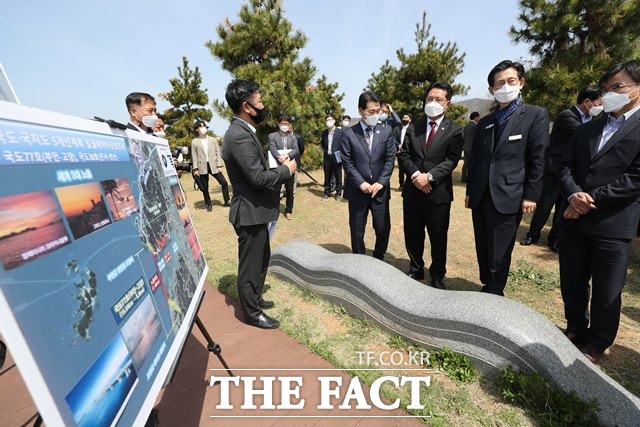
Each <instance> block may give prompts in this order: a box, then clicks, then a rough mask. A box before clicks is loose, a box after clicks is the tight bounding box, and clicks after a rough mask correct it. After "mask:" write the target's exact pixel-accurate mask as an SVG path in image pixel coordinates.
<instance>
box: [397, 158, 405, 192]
mask: <svg viewBox="0 0 640 427" xmlns="http://www.w3.org/2000/svg"><path fill="white" fill-rule="evenodd" d="M405 177H406V174H405V172H404V166H402V163H401V162H400V160H399V159H398V184H400V187H402V186H403V185H404V180H405Z"/></svg>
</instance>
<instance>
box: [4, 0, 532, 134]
mask: <svg viewBox="0 0 640 427" xmlns="http://www.w3.org/2000/svg"><path fill="white" fill-rule="evenodd" d="M3 2H4V3H5V4H3V5H2V12H1V14H0V63H1V64H2V65H3V67H4V70H5V72H6V74H7V75H8V77H9V79H10V81H11V83H12V85H13V88H14V90H15V92H16V94H17V96H18V98H19V100H20V102H21V103H22V104H24V105H27V106H30V107H36V108H41V109H45V110H50V111H55V112H59V113H64V114H69V115H74V116H79V117H86V118H91V117H93V116H99V117H103V118H108V119H114V120H117V121H120V122H123V123H126V122H127V120H128V118H129V116H128V113H127V110H126V107H125V104H124V99H125V97H126V96H127V94H128V93H130V92H134V91H140V92H148V93H150V94H152V95H153V96H156V95H158V94H159V93H162V92H167V91H169V90H170V89H171V85H170V84H169V79H171V78H174V77H177V75H178V71H177V68H178V67H179V66H181V64H182V57H183V56H186V57H188V59H189V64H190V66H191V67H196V66H197V67H199V69H200V72H201V74H202V79H203V84H202V87H203V88H205V89H206V90H207V93H208V95H209V98H210V101H212V100H213V99H220V100H223V99H224V91H225V88H226V86H227V84H229V82H230V81H231V79H232V76H231V75H230V74H229V73H228V72H226V71H224V70H222V67H221V63H220V61H219V60H218V59H216V58H214V57H213V56H212V55H211V53H210V52H209V49H207V48H206V47H205V43H206V42H207V41H209V40H212V41H214V42H215V41H216V40H217V33H216V27H217V26H218V24H220V23H222V22H223V21H224V19H225V18H227V17H228V18H229V20H230V21H231V22H232V23H233V22H237V21H238V20H239V19H238V12H239V10H240V7H241V5H242V4H243V0H210V1H206V0H182V1H180V2H177V1H170V0H156V1H154V2H148V1H140V2H132V1H130V0H129V1H125V0H94V1H91V2H87V1H81V0H56V1H51V0H25V1H9V0H4V1H3ZM518 4H519V3H518V0H494V1H491V2H475V1H471V0H449V1H436V0H421V1H420V0H384V1H383V0H342V1H339V0H324V1H322V2H319V1H311V0H284V10H285V17H286V18H287V19H288V20H289V21H291V23H292V24H293V28H294V29H299V30H301V31H302V32H304V33H305V34H306V36H307V37H308V43H307V46H306V47H305V48H304V49H302V50H301V51H300V57H304V56H307V57H309V58H311V59H312V61H313V64H314V65H315V67H316V68H317V74H316V78H318V77H320V76H321V75H322V74H324V75H326V76H327V78H328V80H329V81H330V82H338V83H339V87H338V91H337V92H338V93H344V94H345V96H344V99H343V100H342V106H343V107H344V108H345V110H346V112H347V114H350V115H352V116H357V103H358V96H359V95H360V93H361V92H362V90H363V88H365V87H366V85H367V81H368V79H369V77H370V76H371V74H372V73H377V72H378V71H379V70H380V67H381V66H382V65H383V64H384V63H385V61H386V60H389V61H390V62H391V63H392V64H393V65H398V61H397V58H396V50H397V49H399V48H403V49H404V51H405V52H406V53H415V51H416V43H415V40H414V38H415V36H414V32H415V25H416V23H418V22H419V21H421V19H422V12H423V11H424V10H426V11H427V21H428V22H429V23H431V35H433V36H435V37H436V39H437V41H439V42H444V43H446V42H449V41H451V42H455V43H457V45H458V49H459V51H460V52H465V53H466V56H465V65H464V69H463V72H462V74H460V75H459V76H458V78H457V79H456V82H459V83H462V84H464V85H467V86H469V87H470V88H469V91H468V93H467V95H466V96H464V97H462V98H460V97H458V98H456V97H454V101H455V100H456V99H458V100H459V99H466V98H485V99H489V94H488V91H487V82H486V77H487V74H488V72H489V70H490V69H491V68H492V67H493V66H494V65H495V64H497V63H498V62H500V61H501V60H503V59H512V60H519V59H529V58H530V55H529V53H528V46H527V45H523V44H519V45H516V44H514V43H513V42H512V41H511V38H510V37H509V35H508V31H509V27H510V26H511V25H516V26H519V23H518V21H517V15H518V12H519V7H518ZM156 99H157V98H156ZM157 101H158V109H159V110H160V111H162V110H164V109H166V108H169V107H170V105H169V104H168V103H167V102H166V101H163V100H159V99H157ZM209 107H210V106H209ZM267 108H268V105H267ZM227 126H228V122H227V121H226V120H223V119H221V118H219V117H214V119H213V120H212V122H211V125H210V128H211V129H212V130H213V131H214V132H215V133H216V134H218V135H222V134H224V132H225V131H226V128H227Z"/></svg>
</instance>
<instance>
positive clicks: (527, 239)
mask: <svg viewBox="0 0 640 427" xmlns="http://www.w3.org/2000/svg"><path fill="white" fill-rule="evenodd" d="M536 243H538V239H534V238H533V237H529V236H527V237H525V238H524V239H522V240H521V241H520V244H521V245H522V246H531V245H535V244H536Z"/></svg>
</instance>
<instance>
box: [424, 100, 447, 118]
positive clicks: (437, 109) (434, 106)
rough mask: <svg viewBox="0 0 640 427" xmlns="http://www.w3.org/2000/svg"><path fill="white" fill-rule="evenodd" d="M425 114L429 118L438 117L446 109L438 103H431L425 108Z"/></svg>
mask: <svg viewBox="0 0 640 427" xmlns="http://www.w3.org/2000/svg"><path fill="white" fill-rule="evenodd" d="M424 113H425V114H426V115H427V117H438V116H439V115H441V114H442V113H444V107H443V106H442V105H440V104H438V103H437V102H436V101H431V102H430V103H428V104H426V105H425V106H424Z"/></svg>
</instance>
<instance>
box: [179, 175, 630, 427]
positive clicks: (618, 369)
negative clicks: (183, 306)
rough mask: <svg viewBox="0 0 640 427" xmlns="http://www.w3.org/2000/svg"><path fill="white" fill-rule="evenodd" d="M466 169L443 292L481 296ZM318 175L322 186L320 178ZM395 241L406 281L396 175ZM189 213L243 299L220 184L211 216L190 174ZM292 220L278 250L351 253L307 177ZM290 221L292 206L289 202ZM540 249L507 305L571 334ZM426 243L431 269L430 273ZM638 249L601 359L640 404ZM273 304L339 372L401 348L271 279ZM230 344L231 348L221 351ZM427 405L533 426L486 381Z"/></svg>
mask: <svg viewBox="0 0 640 427" xmlns="http://www.w3.org/2000/svg"><path fill="white" fill-rule="evenodd" d="M461 166H462V165H461V164H460V165H458V168H457V169H456V170H455V171H454V187H455V200H454V202H453V205H452V208H451V225H450V229H449V247H448V261H447V270H448V271H447V276H446V277H445V283H446V286H447V289H449V290H450V291H451V292H455V291H458V290H476V291H479V290H480V287H481V286H480V285H479V281H478V266H477V263H476V256H475V247H474V240H473V227H472V223H471V211H470V210H468V209H465V208H464V191H465V188H464V185H463V184H460V170H461ZM310 174H311V175H312V176H313V177H314V178H315V179H316V180H318V181H319V182H320V183H322V180H323V173H322V171H312V172H310ZM391 183H392V185H391V188H392V192H391V193H392V195H391V239H390V242H389V249H388V251H387V254H386V255H385V262H387V263H389V264H391V265H393V266H394V267H396V268H398V269H399V270H401V271H407V270H408V267H409V261H408V257H407V254H406V250H405V247H404V237H403V224H402V197H401V196H400V192H399V191H398V177H397V169H396V170H395V171H394V174H393V176H392V178H391ZM182 184H183V187H184V189H185V191H186V193H187V202H188V205H189V210H190V212H191V215H192V217H193V222H194V225H195V227H196V230H197V233H198V237H199V240H200V243H201V245H202V247H203V250H204V253H205V256H206V259H207V262H208V264H209V268H210V270H209V275H208V278H207V280H208V282H209V283H210V284H211V285H213V286H216V287H219V288H220V289H222V290H223V292H225V293H228V294H230V295H232V296H234V297H237V293H236V290H235V284H236V275H237V238H236V235H235V233H234V231H233V227H232V226H231V224H230V223H229V220H228V213H229V210H228V208H224V207H222V194H221V191H220V186H219V185H217V183H216V182H215V181H212V185H211V186H210V189H211V198H212V201H213V212H207V211H206V209H205V205H204V202H203V201H202V194H201V193H200V192H196V191H194V190H193V180H192V178H191V176H190V175H189V174H185V175H183V177H182ZM298 184H299V185H298V189H297V192H296V196H295V205H294V209H293V219H292V220H291V221H288V220H286V219H285V218H284V215H283V214H281V216H280V220H279V222H278V226H277V230H276V233H275V236H274V239H273V241H272V242H271V247H272V249H273V248H275V247H277V246H278V245H280V244H282V243H284V242H287V241H289V240H292V239H301V240H307V241H310V242H314V243H316V244H319V245H322V246H323V247H325V248H327V249H329V250H331V251H333V252H335V253H350V252H351V249H350V239H349V225H348V210H347V202H346V201H341V202H338V201H336V200H334V199H329V200H326V201H322V200H321V197H322V193H323V189H322V185H315V184H314V183H313V182H312V180H311V179H309V178H308V177H307V176H305V175H304V174H302V173H299V183H298ZM281 212H284V199H283V200H282V202H281ZM530 220H531V215H525V217H524V218H523V220H522V223H521V226H520V230H519V232H518V237H517V239H518V241H519V240H521V239H522V238H523V237H524V235H525V234H526V231H527V229H528V226H529V221H530ZM547 232H548V226H547V227H546V228H545V229H544V230H543V235H542V239H541V240H540V242H539V244H538V245H533V246H528V247H525V246H520V245H519V244H518V243H517V242H516V247H515V250H514V253H513V260H512V264H511V277H510V279H509V283H508V284H507V288H506V290H505V295H506V297H507V298H512V299H514V300H517V301H520V302H521V303H523V304H526V305H528V306H530V307H531V308H533V309H534V310H536V311H538V312H539V313H541V314H542V315H544V316H546V317H547V318H549V319H550V320H551V321H552V322H553V323H554V324H556V325H557V326H558V327H560V328H562V329H564V326H565V323H564V315H563V304H562V299H561V296H560V289H559V279H558V258H557V255H556V254H554V253H553V252H551V251H550V250H549V249H547V247H546V243H545V242H546V233H547ZM365 242H366V244H367V248H368V252H367V253H368V254H371V250H372V248H373V243H374V232H373V229H372V228H371V225H370V222H369V225H368V228H367V232H366V238H365ZM428 245H429V243H428V240H427V242H426V246H427V247H426V248H425V262H426V264H427V266H428V264H429V262H430V259H429V256H428V254H429V248H428ZM639 267H640V244H639V243H638V242H637V241H636V242H634V243H633V249H632V255H631V259H630V263H629V271H628V276H627V284H626V287H625V291H624V293H623V308H622V317H621V322H620V330H619V332H618V337H617V339H616V342H615V344H614V345H613V346H612V347H611V348H610V349H609V350H608V351H607V352H606V353H605V356H604V357H603V358H602V359H601V362H600V368H601V369H602V370H603V371H605V372H606V373H607V374H608V375H610V376H611V377H613V378H614V379H615V380H616V381H618V382H620V383H621V384H622V385H623V386H625V387H626V388H627V389H629V390H630V391H631V392H632V393H634V394H636V395H638V396H640V355H639V354H638V353H639V352H640V330H639V328H638V326H639V325H638V324H639V322H640V271H639ZM267 286H268V292H267V295H266V296H267V298H268V299H272V300H274V301H275V302H276V308H275V309H274V310H271V311H270V313H269V314H273V316H274V317H276V318H277V319H279V320H281V322H282V329H283V330H284V331H285V332H286V333H288V334H290V335H291V336H293V337H294V338H296V339H297V340H298V341H300V342H302V343H303V344H305V345H307V346H308V347H310V348H311V349H312V350H313V351H315V352H316V353H318V354H320V355H321V356H322V357H324V358H325V359H327V360H329V361H330V362H331V363H333V364H334V365H336V366H340V367H355V366H357V365H358V360H357V352H358V351H375V352H382V351H385V350H390V351H394V350H396V349H397V348H398V346H397V344H396V343H397V341H398V340H397V337H393V336H391V335H390V334H389V333H387V332H386V331H382V330H381V329H379V328H378V327H377V326H375V325H373V324H372V323H370V322H366V321H362V320H358V319H353V318H351V317H349V316H348V315H346V314H345V313H344V311H343V310H342V309H341V308H340V307H337V306H334V305H332V304H329V303H327V302H326V301H323V300H322V299H321V298H320V297H316V296H315V295H312V294H310V293H309V292H306V291H303V290H300V289H299V288H297V287H296V286H293V285H291V284H289V283H286V282H282V281H279V280H278V279H276V278H275V277H271V276H268V277H267ZM222 344H224V343H222ZM427 391H428V393H429V394H428V396H427V398H426V400H427V402H429V407H428V408H427V409H428V410H425V411H424V413H425V415H430V417H429V418H428V419H427V422H428V423H429V424H431V425H443V426H445V425H451V426H455V425H504V426H517V425H535V421H533V419H532V418H531V417H529V415H528V414H527V413H526V412H525V411H523V410H522V409H520V408H517V407H514V406H511V405H509V404H506V403H504V401H503V400H502V398H501V397H500V392H499V390H498V389H497V387H496V386H495V384H494V383H493V382H492V381H491V380H489V379H488V378H485V377H482V376H481V377H480V378H479V379H476V380H475V381H473V382H470V383H461V382H458V381H455V380H451V379H449V378H447V377H446V376H445V375H444V374H435V375H433V378H432V386H431V387H429V388H428V390H427Z"/></svg>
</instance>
